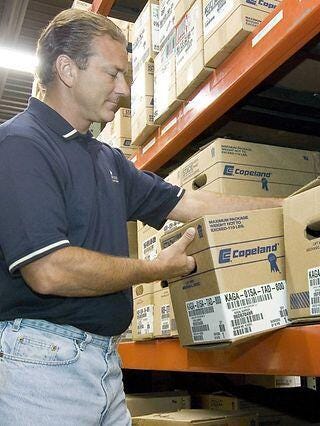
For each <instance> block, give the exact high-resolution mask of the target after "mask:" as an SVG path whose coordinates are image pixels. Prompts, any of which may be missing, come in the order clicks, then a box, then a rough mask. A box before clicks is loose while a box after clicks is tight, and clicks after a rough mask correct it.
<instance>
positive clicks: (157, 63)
mask: <svg viewBox="0 0 320 426" xmlns="http://www.w3.org/2000/svg"><path fill="white" fill-rule="evenodd" d="M175 48H176V30H175V29H173V30H172V31H171V33H170V34H169V36H168V37H167V39H166V41H165V42H164V45H163V47H162V48H161V49H160V52H159V53H158V55H157V56H156V58H155V59H154V120H155V123H157V124H161V123H162V122H163V121H165V120H166V119H167V118H168V117H169V116H170V115H171V114H172V113H173V112H174V111H175V110H176V109H177V108H178V106H179V105H181V103H182V100H180V99H178V98H177V95H176V92H177V90H176V59H175Z"/></svg>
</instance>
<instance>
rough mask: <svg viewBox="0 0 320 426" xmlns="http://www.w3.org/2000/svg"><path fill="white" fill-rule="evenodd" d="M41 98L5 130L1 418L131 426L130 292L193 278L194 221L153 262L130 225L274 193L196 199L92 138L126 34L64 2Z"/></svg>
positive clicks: (120, 80) (115, 95) (113, 88)
mask: <svg viewBox="0 0 320 426" xmlns="http://www.w3.org/2000/svg"><path fill="white" fill-rule="evenodd" d="M37 53H38V57H39V61H40V62H39V67H38V71H37V73H38V78H39V81H40V83H41V84H42V85H43V86H44V88H45V95H44V99H43V102H41V101H39V100H38V99H35V98H31V100H30V102H29V105H28V108H27V109H26V111H25V112H23V113H22V114H20V115H18V116H17V117H15V118H13V119H12V120H10V121H8V122H7V123H5V124H4V125H2V126H1V128H0V198H1V209H0V248H1V252H0V253H1V257H0V418H1V425H3V426H11V425H14V426H18V425H23V426H26V425H32V426H34V425H50V426H51V425H70V426H73V425H77V426H80V425H83V426H89V425H90V426H91V425H98V424H99V425H110V426H111V425H112V426H113V425H119V426H126V425H129V424H131V420H130V415H129V413H128V411H127V409H126V406H125V403H124V393H123V386H122V376H121V369H120V367H119V359H118V355H117V351H116V346H117V341H118V337H117V336H119V335H120V334H121V333H122V332H123V331H124V330H125V329H126V328H127V327H128V325H129V324H130V321H131V317H132V296H131V289H130V288H131V286H132V284H136V283H141V282H144V283H147V282H153V281H156V280H161V279H167V278H170V277H174V276H179V275H183V274H188V273H190V272H192V270H193V269H194V268H195V262H194V259H193V258H192V257H191V256H187V255H186V247H187V246H188V244H189V243H190V242H191V241H192V239H193V236H194V229H193V228H189V229H188V230H187V231H186V233H185V234H184V236H183V237H182V238H181V240H179V241H177V242H176V243H175V244H173V245H172V246H170V247H169V248H168V249H166V250H164V251H163V252H161V254H160V255H159V256H158V257H157V258H156V259H155V260H153V261H144V260H137V259H129V258H128V257H127V256H128V244H127V234H126V222H127V221H128V220H137V219H139V220H141V221H143V222H146V223H148V224H149V225H151V226H154V227H155V228H158V229H159V228H160V227H161V226H162V224H163V223H164V221H165V220H166V219H167V218H170V219H175V220H180V221H183V222H186V221H189V220H192V219H194V218H196V217H199V216H201V215H203V214H206V213H215V212H222V211H232V210H242V209H250V208H257V207H270V206H275V205H278V204H279V201H277V200H272V199H259V198H256V199H248V198H246V197H226V196H224V195H221V194H213V193H205V192H201V193H199V194H198V193H195V194H193V193H190V194H189V193H184V192H183V190H182V189H180V188H178V187H176V186H171V185H169V184H168V183H166V182H164V181H163V180H162V179H160V178H159V177H157V176H156V175H154V174H152V173H145V172H141V171H138V170H136V169H135V167H134V166H133V164H132V163H131V162H129V161H127V160H126V159H125V158H124V156H123V155H122V153H121V152H120V151H119V150H115V149H112V148H110V147H109V146H107V145H103V144H101V143H100V142H98V141H96V140H95V139H93V138H92V136H91V134H90V133H89V132H88V129H89V126H90V124H91V123H92V122H103V121H104V122H108V121H112V120H113V118H114V113H115V111H116V109H117V104H118V101H119V99H120V97H121V96H128V94H129V88H128V86H127V84H126V81H125V72H126V70H127V55H126V41H125V39H124V37H123V35H122V33H121V32H120V30H119V29H118V28H117V27H116V26H115V25H114V24H113V23H112V22H110V21H109V20H108V19H106V18H104V17H102V16H99V15H95V14H93V13H90V12H83V11H77V10H72V9H70V10H66V11H64V12H62V13H60V14H59V15H58V16H57V17H56V18H55V19H54V20H53V21H52V22H51V23H50V24H49V26H48V27H47V28H46V29H45V30H44V31H43V33H42V35H41V37H40V39H39V42H38V50H37Z"/></svg>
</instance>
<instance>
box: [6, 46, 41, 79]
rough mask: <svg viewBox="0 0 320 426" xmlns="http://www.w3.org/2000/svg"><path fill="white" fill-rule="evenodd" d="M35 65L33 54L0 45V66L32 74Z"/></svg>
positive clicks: (35, 60)
mask: <svg viewBox="0 0 320 426" xmlns="http://www.w3.org/2000/svg"><path fill="white" fill-rule="evenodd" d="M36 65H37V58H36V56H35V55H31V54H28V53H23V52H19V51H17V50H14V49H8V48H6V47H0V67H1V68H8V69H11V70H16V71H23V72H28V73H31V74H33V73H34V70H35V67H36Z"/></svg>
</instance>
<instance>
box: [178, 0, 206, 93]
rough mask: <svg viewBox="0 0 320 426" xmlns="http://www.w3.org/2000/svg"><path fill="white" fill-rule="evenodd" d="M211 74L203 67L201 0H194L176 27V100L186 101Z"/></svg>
mask: <svg viewBox="0 0 320 426" xmlns="http://www.w3.org/2000/svg"><path fill="white" fill-rule="evenodd" d="M211 73H212V68H208V67H205V66H204V56H203V28H202V0H196V1H195V3H194V4H193V5H192V6H191V8H190V9H189V11H188V12H187V13H186V14H185V16H184V17H183V19H182V20H181V22H180V23H179V24H178V26H177V32H176V75H177V78H176V85H177V98H178V99H187V98H188V96H189V95H190V94H191V93H192V92H193V91H194V90H195V89H196V87H198V86H199V85H200V84H201V83H202V82H203V81H204V80H205V79H206V78H207V77H208V76H209V75H210V74H211Z"/></svg>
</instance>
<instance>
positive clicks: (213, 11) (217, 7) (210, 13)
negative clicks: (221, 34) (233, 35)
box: [203, 0, 234, 38]
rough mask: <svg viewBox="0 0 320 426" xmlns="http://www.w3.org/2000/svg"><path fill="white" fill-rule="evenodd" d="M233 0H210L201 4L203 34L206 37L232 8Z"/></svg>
mask: <svg viewBox="0 0 320 426" xmlns="http://www.w3.org/2000/svg"><path fill="white" fill-rule="evenodd" d="M233 7H234V1H233V0H210V1H209V2H208V3H207V4H206V5H204V6H203V34H204V37H205V38H206V37H207V36H208V35H209V34H210V33H211V32H212V31H213V30H214V29H215V28H217V27H218V25H219V24H220V23H222V21H223V20H224V18H225V17H226V16H227V15H228V13H229V12H230V11H231V10H232V9H233Z"/></svg>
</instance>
